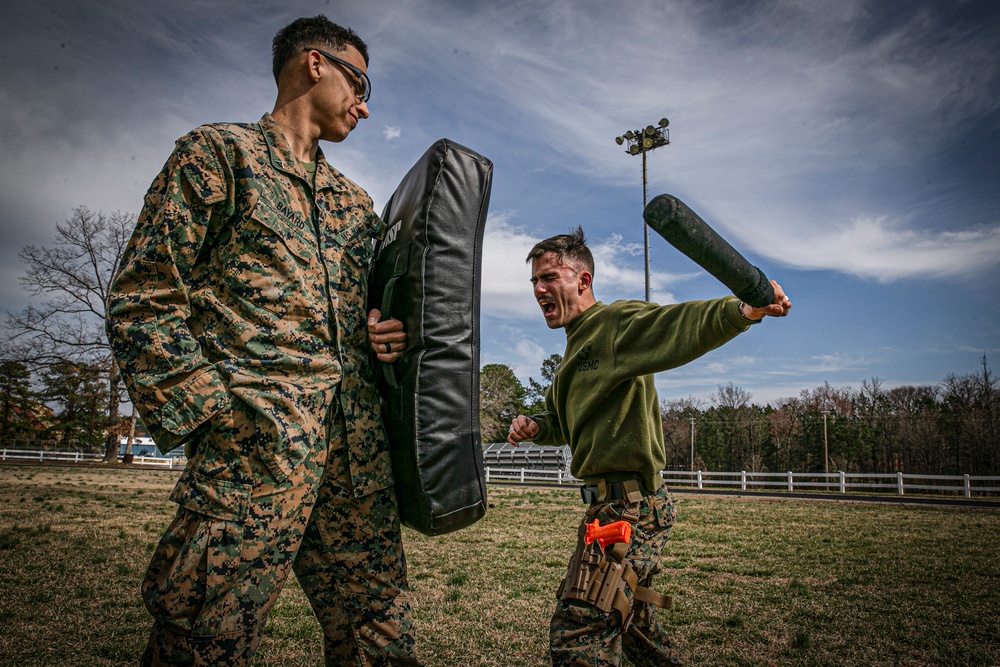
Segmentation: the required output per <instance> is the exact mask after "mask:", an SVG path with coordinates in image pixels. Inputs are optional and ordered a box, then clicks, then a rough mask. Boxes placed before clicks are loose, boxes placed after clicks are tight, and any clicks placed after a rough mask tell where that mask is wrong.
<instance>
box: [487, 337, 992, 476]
mask: <svg viewBox="0 0 1000 667" xmlns="http://www.w3.org/2000/svg"><path fill="white" fill-rule="evenodd" d="M559 361H560V359H559V355H552V356H551V357H549V358H548V359H546V361H545V362H544V363H543V366H542V382H537V381H535V380H534V379H533V378H531V379H529V386H528V387H525V386H523V385H521V384H520V383H519V382H518V380H517V377H516V376H515V375H514V372H513V370H511V369H510V368H509V367H507V366H504V365H502V364H491V365H487V366H485V367H484V368H483V372H482V376H481V385H482V391H481V394H482V401H481V407H480V424H481V427H482V432H483V442H503V441H504V440H505V439H506V437H507V429H508V427H509V424H510V419H511V418H512V417H513V416H516V415H517V414H529V415H530V414H532V413H533V412H535V411H540V410H542V409H543V401H542V395H543V393H544V390H545V387H547V386H548V383H551V381H552V377H553V375H554V373H555V370H556V369H557V368H558V364H559ZM998 389H1000V388H998V381H997V378H996V376H995V375H994V374H993V372H992V371H991V370H990V368H989V365H988V364H987V359H986V357H985V355H984V356H983V358H982V370H981V371H979V372H978V373H972V374H968V375H949V376H947V377H946V378H945V379H944V380H942V382H941V383H940V384H938V385H936V386H901V387H894V388H891V389H887V388H885V387H884V386H883V383H882V382H881V381H880V380H878V379H875V378H873V379H871V380H866V381H865V382H863V383H862V385H861V388H860V389H853V388H851V387H831V386H830V385H829V383H826V384H824V385H823V386H821V387H817V388H815V389H812V390H803V391H802V392H801V393H800V394H799V396H798V397H795V398H784V399H781V400H778V401H775V402H773V403H772V404H768V405H760V404H757V403H754V402H753V401H752V396H751V394H750V393H749V392H747V391H746V390H744V389H742V388H740V387H738V386H736V385H734V384H733V383H729V384H725V385H721V386H719V388H718V391H716V392H714V393H712V395H711V396H710V397H709V399H708V400H707V401H701V400H698V399H695V398H682V399H672V400H662V401H661V405H660V418H661V422H662V425H663V436H664V446H665V449H666V456H667V464H666V467H667V469H669V470H704V471H709V470H715V471H733V472H735V471H740V470H744V471H747V472H785V471H792V472H812V473H820V472H827V471H829V472H836V471H843V472H851V473H862V472H867V473H891V472H906V473H910V474H927V475H962V474H969V475H1000V390H998Z"/></svg>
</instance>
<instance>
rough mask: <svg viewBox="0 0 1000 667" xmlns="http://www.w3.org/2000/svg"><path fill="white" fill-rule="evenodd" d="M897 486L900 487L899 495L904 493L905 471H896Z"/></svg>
mask: <svg viewBox="0 0 1000 667" xmlns="http://www.w3.org/2000/svg"><path fill="white" fill-rule="evenodd" d="M896 488H897V489H899V495H903V473H901V472H897V473H896Z"/></svg>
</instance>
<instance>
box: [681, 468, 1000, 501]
mask: <svg viewBox="0 0 1000 667" xmlns="http://www.w3.org/2000/svg"><path fill="white" fill-rule="evenodd" d="M663 474H664V479H666V482H667V484H668V485H671V486H678V485H680V486H694V487H696V488H698V489H705V488H706V487H714V488H728V489H739V490H740V491H747V490H751V489H763V488H772V489H782V490H784V491H795V490H799V491H803V490H823V491H828V492H831V493H848V492H850V491H861V490H866V491H867V490H874V491H895V493H896V495H900V496H902V495H905V494H907V493H909V494H914V493H927V492H940V491H943V492H945V493H959V494H962V495H964V496H965V497H966V498H971V497H972V494H974V493H976V494H997V493H1000V477H978V476H977V477H973V476H971V475H911V474H907V473H902V472H896V473H883V474H879V473H846V472H831V473H822V472H820V473H804V472H791V471H789V472H746V471H741V472H705V471H702V470H696V471H694V472H689V471H686V470H669V471H664V473H663Z"/></svg>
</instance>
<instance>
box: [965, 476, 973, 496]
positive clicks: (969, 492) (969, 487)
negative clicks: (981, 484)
mask: <svg viewBox="0 0 1000 667" xmlns="http://www.w3.org/2000/svg"><path fill="white" fill-rule="evenodd" d="M964 477H965V497H966V498H971V497H972V485H971V483H970V481H971V480H970V479H969V476H968V475H967V474H966V475H964Z"/></svg>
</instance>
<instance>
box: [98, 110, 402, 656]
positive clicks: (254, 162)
mask: <svg viewBox="0 0 1000 667" xmlns="http://www.w3.org/2000/svg"><path fill="white" fill-rule="evenodd" d="M384 227H385V226H384V224H383V223H382V221H381V219H380V218H379V217H378V216H377V215H376V214H375V213H374V212H373V210H372V202H371V199H370V198H369V197H368V195H367V194H366V193H365V192H364V191H363V190H361V189H360V188H359V187H358V186H356V185H355V184H354V183H352V182H351V181H349V180H348V179H346V178H345V177H344V176H342V175H341V174H340V173H339V172H337V171H336V170H334V169H333V168H332V167H330V165H329V164H328V163H327V162H326V161H325V159H324V158H323V155H322V153H321V152H319V153H317V164H316V175H315V190H314V188H313V184H312V179H311V177H310V176H309V175H308V174H307V173H306V171H305V169H304V167H303V166H302V164H301V163H300V162H299V161H298V160H297V159H296V158H295V157H294V156H293V155H292V153H291V150H290V149H289V146H288V144H287V142H286V141H285V139H284V136H283V135H282V133H281V131H280V130H279V129H278V127H277V125H276V124H275V122H274V120H273V119H272V118H271V116H270V115H269V114H265V115H264V117H263V118H262V119H261V120H260V122H259V123H257V124H216V125H207V126H203V127H200V128H198V129H196V130H195V131H193V132H192V133H190V134H189V135H187V136H186V137H184V138H182V139H180V140H179V141H178V142H177V146H176V148H175V150H174V152H173V154H172V155H171V156H170V158H169V159H168V161H167V163H166V165H165V166H164V168H163V170H162V172H161V173H160V175H159V176H158V177H157V178H156V180H155V181H154V182H153V184H152V186H151V187H150V189H149V192H148V193H147V194H146V200H145V206H144V207H143V210H142V212H141V213H140V216H139V220H138V222H137V225H136V230H135V232H134V234H133V236H132V239H131V241H130V242H129V246H128V248H127V250H126V252H125V255H124V257H123V259H122V266H123V269H122V271H121V272H120V274H119V275H118V276H116V278H115V281H114V283H113V286H112V296H111V300H110V303H109V307H108V321H107V330H108V337H109V341H110V343H111V346H112V350H113V352H114V355H115V358H116V360H117V362H118V364H119V366H120V368H121V370H122V373H123V376H124V378H125V380H126V384H127V386H128V389H129V395H130V397H131V399H132V402H133V404H134V405H135V406H136V408H137V409H138V410H139V412H140V414H141V415H142V418H143V421H144V423H145V424H146V426H147V428H148V429H149V431H150V433H151V435H152V436H153V437H154V439H155V440H156V442H157V444H158V445H159V446H160V448H161V449H162V450H164V451H167V450H170V449H172V448H173V447H175V446H177V445H178V444H184V445H185V448H186V451H187V453H188V458H189V460H188V465H187V467H186V469H185V471H184V472H183V473H182V475H181V477H180V479H179V480H178V483H177V485H176V487H175V489H174V491H173V493H172V494H171V499H172V500H173V501H174V502H176V503H177V504H178V505H179V509H178V514H177V516H176V518H175V520H174V521H173V522H172V524H171V525H170V527H169V528H168V530H167V532H166V533H165V534H164V536H163V538H162V540H161V542H160V545H159V546H158V548H157V549H156V552H155V553H154V555H153V558H152V563H151V565H150V568H149V571H148V573H147V577H146V580H145V582H144V583H143V598H144V601H145V603H146V606H147V608H148V609H149V611H150V612H151V613H152V614H153V616H154V619H155V623H154V628H153V632H152V633H151V637H150V643H149V646H148V647H147V651H146V655H145V656H144V664H150V665H160V664H171V665H173V664H178V665H179V664H185V665H202V664H204V665H245V664H248V663H249V661H250V659H251V657H252V656H253V652H254V650H255V649H256V646H257V642H258V641H259V638H260V632H261V630H262V628H263V626H264V622H265V619H266V616H267V613H268V611H269V610H270V608H271V606H272V605H273V604H274V601H275V599H276V597H277V595H278V593H279V591H280V589H281V586H282V584H283V582H284V581H285V579H286V577H287V575H288V572H289V568H290V567H291V568H294V570H295V571H296V573H297V574H298V575H299V577H300V580H301V581H302V585H303V589H304V590H305V591H306V594H307V596H308V597H309V598H310V601H311V603H312V605H313V607H314V609H315V611H316V614H317V616H318V617H319V619H320V622H321V625H322V626H323V630H324V635H325V641H326V648H327V651H328V653H327V664H330V665H359V666H360V665H368V664H385V663H386V662H388V664H417V662H416V659H415V657H414V639H413V632H412V622H411V620H410V612H409V605H408V602H407V598H406V594H405V591H406V577H405V562H404V559H403V551H402V546H401V543H400V536H399V530H400V529H399V522H398V512H397V506H396V501H395V496H394V493H393V491H392V483H393V481H392V473H391V466H390V463H389V458H388V446H387V443H386V438H385V434H384V429H383V427H382V422H381V415H380V413H379V401H378V397H377V394H376V391H375V384H374V374H373V368H372V361H371V356H370V354H369V347H368V334H367V319H366V318H367V312H366V306H367V270H368V265H369V262H370V260H371V255H372V248H373V243H372V240H373V239H376V238H380V237H381V236H382V235H383V234H384Z"/></svg>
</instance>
